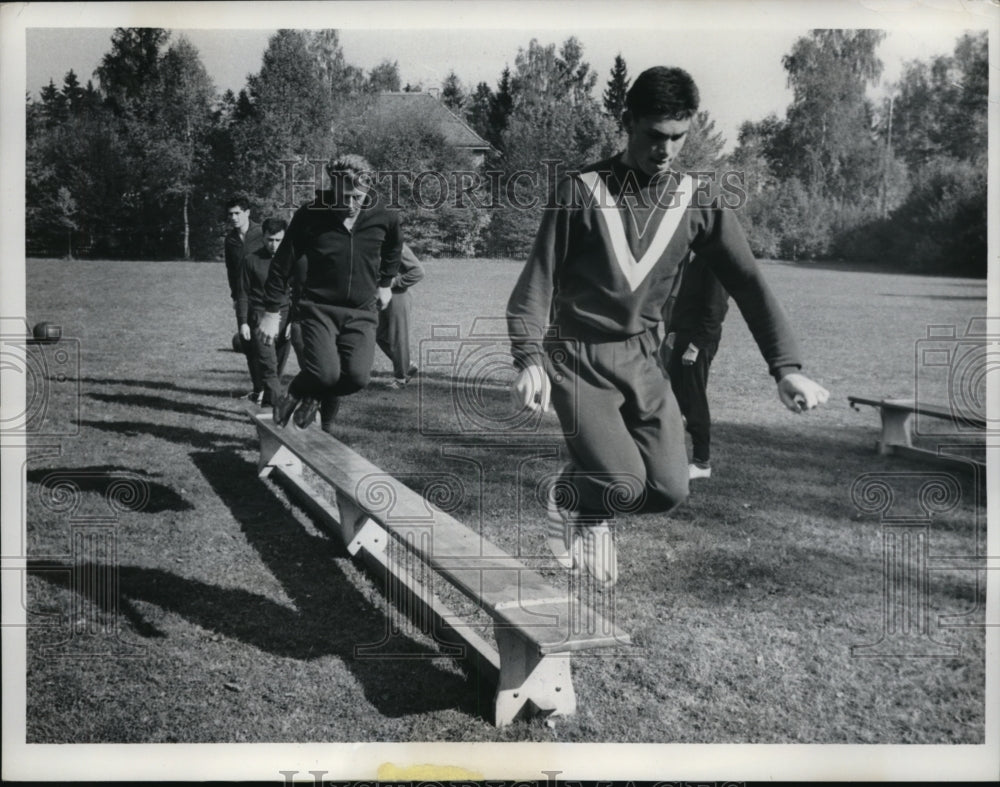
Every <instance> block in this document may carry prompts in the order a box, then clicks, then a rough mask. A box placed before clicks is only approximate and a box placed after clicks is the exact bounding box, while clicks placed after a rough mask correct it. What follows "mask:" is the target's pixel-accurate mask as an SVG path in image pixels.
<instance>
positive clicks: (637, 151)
mask: <svg viewBox="0 0 1000 787" xmlns="http://www.w3.org/2000/svg"><path fill="white" fill-rule="evenodd" d="M622 120H623V123H624V126H625V130H626V131H627V132H628V144H627V145H626V148H625V163H626V164H628V165H629V166H632V167H635V168H637V169H639V170H640V171H642V172H644V173H645V174H647V175H660V174H662V173H664V172H667V171H669V170H670V165H671V164H672V163H673V161H674V160H675V159H676V158H677V155H678V154H679V153H680V152H681V148H683V147H684V141H685V140H686V139H687V133H688V130H689V129H690V128H691V118H685V119H684V120H676V119H674V118H671V117H669V116H668V115H644V116H642V117H639V118H634V117H632V116H631V115H630V113H628V112H626V113H625V115H624V117H623V118H622Z"/></svg>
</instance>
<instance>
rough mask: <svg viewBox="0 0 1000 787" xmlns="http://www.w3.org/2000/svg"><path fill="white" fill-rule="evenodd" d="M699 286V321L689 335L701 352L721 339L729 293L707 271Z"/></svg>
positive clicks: (727, 309)
mask: <svg viewBox="0 0 1000 787" xmlns="http://www.w3.org/2000/svg"><path fill="white" fill-rule="evenodd" d="M696 264H697V263H696ZM701 284H702V287H701V293H700V296H701V309H700V311H701V319H700V320H699V321H698V326H697V328H696V329H695V331H694V333H693V334H691V342H692V343H693V344H694V346H695V347H697V348H698V349H701V350H703V349H705V348H706V347H708V346H709V345H713V344H718V342H719V340H720V339H721V338H722V322H723V320H725V319H726V312H728V311H729V293H728V292H726V288H725V287H723V286H722V285H721V284H720V283H719V280H718V279H717V278H716V277H715V276H714V275H713V274H712V271H710V270H707V269H706V270H704V271H702V277H701Z"/></svg>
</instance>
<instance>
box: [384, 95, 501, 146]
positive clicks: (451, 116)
mask: <svg viewBox="0 0 1000 787" xmlns="http://www.w3.org/2000/svg"><path fill="white" fill-rule="evenodd" d="M375 100H376V106H377V107H378V109H379V110H380V111H385V112H392V113H394V114H397V113H406V112H417V113H420V114H421V115H423V116H425V117H428V118H429V119H431V120H432V121H434V122H435V123H437V124H438V125H439V127H440V128H441V132H442V133H443V134H444V138H445V139H446V140H447V141H448V143H449V144H451V145H454V146H455V147H458V148H466V149H469V150H482V151H486V150H489V149H490V143H489V142H487V141H486V140H485V139H483V138H482V137H481V136H479V135H478V134H477V133H476V132H475V131H473V130H472V129H471V128H469V126H468V125H467V124H466V123H465V121H463V120H462V119H461V118H460V117H458V116H457V115H456V114H455V113H454V112H452V111H451V110H450V109H448V107H446V106H445V105H444V104H442V103H441V101H440V99H438V98H437V97H436V96H435V95H434V94H433V93H429V92H426V93H425V92H419V93H379V94H378V95H377V96H376V97H375Z"/></svg>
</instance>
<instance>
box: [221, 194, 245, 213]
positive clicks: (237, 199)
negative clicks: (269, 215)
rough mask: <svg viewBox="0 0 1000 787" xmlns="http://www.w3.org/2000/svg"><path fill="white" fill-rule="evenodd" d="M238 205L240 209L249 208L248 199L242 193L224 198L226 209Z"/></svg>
mask: <svg viewBox="0 0 1000 787" xmlns="http://www.w3.org/2000/svg"><path fill="white" fill-rule="evenodd" d="M237 205H238V206H239V208H240V210H250V200H249V198H247V196H246V195H244V194H235V195H233V196H232V197H230V198H229V199H228V200H226V206H225V207H226V210H229V209H230V208H235V207H236V206H237Z"/></svg>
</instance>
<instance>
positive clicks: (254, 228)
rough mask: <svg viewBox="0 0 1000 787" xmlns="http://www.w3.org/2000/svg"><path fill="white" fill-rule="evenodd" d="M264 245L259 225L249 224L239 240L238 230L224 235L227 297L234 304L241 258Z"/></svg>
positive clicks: (241, 262)
mask: <svg viewBox="0 0 1000 787" xmlns="http://www.w3.org/2000/svg"><path fill="white" fill-rule="evenodd" d="M263 243H264V236H263V235H262V234H261V231H260V224H255V223H254V222H252V221H251V222H250V226H248V227H247V231H246V235H244V236H243V238H240V233H239V231H238V230H236V229H235V228H234V229H231V230H229V232H227V233H226V239H225V243H224V249H225V259H226V279H227V280H228V281H229V297H230V298H232V299H233V303H234V304H235V302H236V296H237V294H238V287H239V283H240V282H239V280H240V271H241V269H242V267H243V257H244V255H245V254H246V252H247V251H249V250H251V249H256V248H257V247H258V246H261V245H262V244H263Z"/></svg>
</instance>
